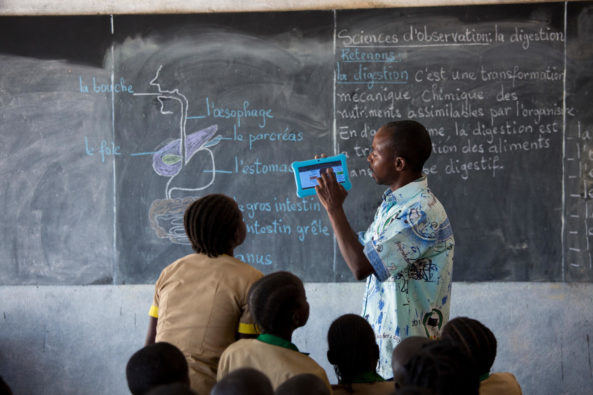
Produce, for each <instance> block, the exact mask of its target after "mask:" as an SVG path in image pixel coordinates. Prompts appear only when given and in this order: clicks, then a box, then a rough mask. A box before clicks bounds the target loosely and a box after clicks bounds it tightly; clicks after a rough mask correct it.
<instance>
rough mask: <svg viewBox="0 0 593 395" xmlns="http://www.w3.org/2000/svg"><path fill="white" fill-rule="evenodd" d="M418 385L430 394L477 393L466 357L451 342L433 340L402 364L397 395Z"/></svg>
mask: <svg viewBox="0 0 593 395" xmlns="http://www.w3.org/2000/svg"><path fill="white" fill-rule="evenodd" d="M410 386H411V387H420V388H424V389H427V390H429V391H431V392H432V393H433V394H434V395H478V394H479V392H478V388H479V386H480V383H479V381H478V376H477V374H476V369H475V367H474V366H473V363H472V361H471V359H470V357H469V356H468V355H467V354H466V353H465V352H463V350H461V348H460V347H459V346H458V345H457V344H456V343H454V342H451V341H449V340H434V341H431V342H429V343H427V344H426V345H425V346H424V347H422V349H421V350H420V352H419V353H418V354H417V355H415V356H413V357H412V359H410V360H409V361H408V363H407V364H406V365H405V375H404V377H403V380H402V381H401V390H402V391H400V390H399V389H398V390H396V392H395V393H396V394H397V395H400V393H401V392H403V389H404V388H406V391H407V388H408V387H410Z"/></svg>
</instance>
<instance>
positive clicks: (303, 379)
mask: <svg viewBox="0 0 593 395" xmlns="http://www.w3.org/2000/svg"><path fill="white" fill-rule="evenodd" d="M274 394H275V395H303V394H306V395H330V394H331V393H330V392H329V389H328V388H327V386H326V385H325V383H324V382H323V380H321V379H320V378H319V376H316V375H314V374H311V373H303V374H297V375H296V376H293V377H291V378H289V379H288V380H286V381H285V382H284V383H282V384H280V385H279V386H278V388H276V392H275V393H274ZM334 394H335V392H334Z"/></svg>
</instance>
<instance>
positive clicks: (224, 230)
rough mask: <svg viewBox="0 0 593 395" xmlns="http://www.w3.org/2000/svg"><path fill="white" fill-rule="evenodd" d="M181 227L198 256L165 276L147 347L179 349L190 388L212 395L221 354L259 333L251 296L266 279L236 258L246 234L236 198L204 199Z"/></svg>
mask: <svg viewBox="0 0 593 395" xmlns="http://www.w3.org/2000/svg"><path fill="white" fill-rule="evenodd" d="M183 222H184V226H185V232H186V234H187V237H188V238H189V241H190V242H191V245H192V248H193V249H194V251H195V252H196V253H195V254H190V255H187V256H185V257H183V258H181V259H179V260H177V261H176V262H174V263H172V264H171V265H169V266H167V267H166V268H165V269H164V270H163V271H162V273H161V275H160V277H159V279H158V281H157V282H156V285H155V292H154V299H153V304H152V307H151V309H150V316H151V318H150V325H149V330H148V334H147V340H146V343H147V344H150V343H152V342H154V341H155V340H156V341H167V342H170V343H172V344H174V345H176V346H177V347H178V348H179V349H180V350H181V351H183V353H184V354H185V357H186V358H187V361H188V364H189V368H190V379H191V387H192V389H193V390H194V391H196V392H197V393H198V394H208V393H210V389H211V388H212V387H213V386H214V384H215V383H216V367H217V366H218V359H219V358H220V354H222V351H223V350H224V349H225V348H226V347H227V346H228V345H229V344H231V343H232V342H234V341H235V340H236V339H237V337H239V336H241V335H254V334H256V331H255V326H254V324H253V320H252V319H251V316H250V314H249V311H248V303H247V295H248V291H249V288H250V287H251V284H253V283H254V282H255V281H256V280H258V279H259V278H261V277H262V276H263V274H262V273H261V272H259V271H258V270H256V269H254V268H252V267H251V266H249V265H248V264H246V263H244V262H241V261H240V260H238V259H235V258H234V257H233V251H234V249H235V248H236V247H237V246H239V245H241V243H243V241H244V240H245V235H246V228H245V224H244V223H243V216H242V214H241V211H240V210H239V207H238V206H237V203H235V201H234V200H233V199H231V198H229V197H227V196H224V195H218V194H214V195H207V196H204V197H202V198H200V199H198V200H196V201H195V202H193V203H192V204H191V205H190V206H189V207H188V208H187V210H186V211H185V215H184V218H183Z"/></svg>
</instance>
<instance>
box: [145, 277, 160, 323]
mask: <svg viewBox="0 0 593 395" xmlns="http://www.w3.org/2000/svg"><path fill="white" fill-rule="evenodd" d="M162 277H163V273H162V272H161V275H160V276H159V279H158V280H157V281H156V284H155V285H154V295H153V297H152V305H151V306H150V310H148V315H149V316H151V317H154V318H159V299H160V295H159V291H160V289H161V279H162Z"/></svg>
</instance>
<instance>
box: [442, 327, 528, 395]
mask: <svg viewBox="0 0 593 395" xmlns="http://www.w3.org/2000/svg"><path fill="white" fill-rule="evenodd" d="M441 336H442V338H443V339H450V340H452V341H454V342H456V343H458V344H459V345H460V347H461V348H462V349H463V350H465V352H467V353H468V355H469V356H470V357H471V358H472V359H473V361H474V362H475V364H476V366H477V367H478V374H479V379H480V395H491V394H492V395H496V394H508V395H521V393H522V391H521V386H519V383H518V382H517V379H516V378H515V376H514V375H513V374H512V373H507V372H500V373H492V374H491V373H490V369H491V368H492V364H494V359H495V358H496V337H495V336H494V333H492V331H491V330H490V329H488V328H487V327H486V326H485V325H484V324H482V323H481V322H480V321H478V320H474V319H471V318H467V317H457V318H454V319H452V320H451V321H449V322H448V323H447V324H446V325H445V326H444V327H443V333H442V335H441Z"/></svg>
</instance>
